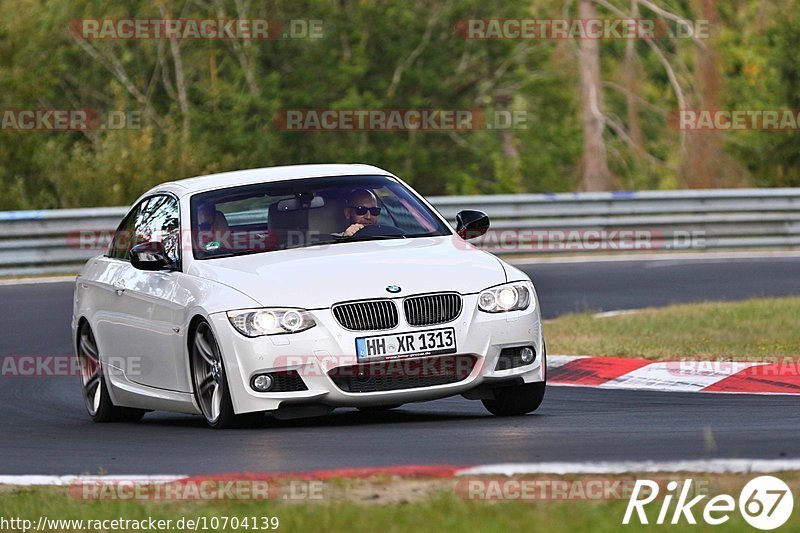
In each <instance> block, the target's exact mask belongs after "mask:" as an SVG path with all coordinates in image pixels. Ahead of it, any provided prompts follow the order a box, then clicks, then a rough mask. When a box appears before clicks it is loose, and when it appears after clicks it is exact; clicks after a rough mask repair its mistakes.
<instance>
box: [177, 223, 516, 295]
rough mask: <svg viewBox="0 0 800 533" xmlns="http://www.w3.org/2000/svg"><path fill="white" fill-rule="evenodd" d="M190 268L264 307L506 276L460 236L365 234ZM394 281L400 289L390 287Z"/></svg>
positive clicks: (480, 285)
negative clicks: (366, 238)
mask: <svg viewBox="0 0 800 533" xmlns="http://www.w3.org/2000/svg"><path fill="white" fill-rule="evenodd" d="M189 274H193V275H197V276H200V277H203V278H207V279H211V280H214V281H217V282H219V283H222V284H225V285H228V286H230V287H232V288H234V289H236V290H238V291H241V292H242V293H244V294H246V295H248V296H250V297H251V298H253V299H254V300H256V301H257V302H259V303H260V304H261V305H263V306H265V307H302V308H306V309H321V308H326V307H330V306H331V305H332V304H334V303H336V302H342V301H348V300H360V299H365V298H385V297H396V296H408V295H412V294H420V293H428V292H444V291H456V292H459V293H462V294H466V293H474V292H478V291H480V290H482V289H485V288H487V287H491V286H493V285H498V284H500V283H504V282H505V281H506V273H505V270H504V268H503V265H502V263H501V262H500V261H499V260H498V259H497V258H496V257H494V256H492V255H490V254H488V253H485V252H482V251H480V250H478V249H477V248H475V247H473V246H472V245H469V244H466V243H464V241H462V240H461V239H460V238H458V237H456V236H452V237H420V238H414V239H397V240H378V241H362V242H352V243H340V244H332V245H326V246H317V247H309V248H297V249H290V250H281V251H277V252H268V253H261V254H251V255H245V256H239V257H228V258H218V259H210V260H204V261H194V262H193V264H192V266H191V268H190V271H189ZM389 285H397V286H398V287H400V292H399V293H396V294H392V293H389V292H388V291H387V287H388V286H389Z"/></svg>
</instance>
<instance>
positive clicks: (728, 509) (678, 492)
mask: <svg viewBox="0 0 800 533" xmlns="http://www.w3.org/2000/svg"><path fill="white" fill-rule="evenodd" d="M691 493H692V480H691V479H686V480H684V481H683V484H682V485H680V484H679V483H678V482H677V481H670V482H669V483H668V484H667V490H666V494H664V495H663V501H662V502H661V507H660V509H659V510H658V517H657V518H656V520H655V523H656V524H666V523H669V524H679V523H681V522H682V521H683V520H685V521H686V522H685V523H688V524H697V519H696V517H695V513H697V514H698V516H701V517H702V519H703V521H704V522H705V523H706V524H709V525H712V526H718V525H721V524H724V523H725V522H727V521H728V520H730V518H731V514H732V513H733V512H734V511H736V508H737V503H738V510H739V512H740V513H741V514H742V517H743V518H744V519H745V521H746V522H747V523H748V524H750V525H751V526H752V527H754V528H757V529H762V530H770V529H775V528H778V527H780V526H782V525H783V524H785V523H786V521H787V520H788V519H789V517H790V516H791V514H792V509H793V507H794V498H793V497H792V491H791V490H790V489H789V486H788V485H786V483H784V482H783V481H781V480H780V479H778V478H776V477H773V476H760V477H757V478H755V479H753V480H751V481H749V482H748V483H747V484H746V485H745V486H744V488H743V489H742V491H741V492H740V493H739V499H738V502H737V500H736V499H734V497H733V496H730V495H728V494H719V495H717V496H714V497H712V498H710V499H709V500H708V501H706V502H703V500H705V499H706V498H708V495H706V494H702V495H699V496H695V497H694V498H691V499H690V495H691ZM658 497H659V485H658V484H657V483H656V482H655V481H651V480H649V479H643V480H642V479H640V480H637V481H636V484H635V485H634V487H633V492H632V494H631V497H630V500H628V507H627V508H626V509H625V516H624V517H623V519H622V523H623V524H630V523H631V519H632V518H633V517H634V512H635V513H636V514H635V516H636V518H638V520H639V523H640V524H648V523H650V522H649V521H648V520H649V519H648V515H647V512H646V510H645V506H647V505H648V504H650V503H652V502H654V501H655V500H656V498H658ZM673 500H674V501H675V507H674V508H672V502H673ZM701 502H703V504H701ZM654 507H655V506H654ZM634 523H635V521H634Z"/></svg>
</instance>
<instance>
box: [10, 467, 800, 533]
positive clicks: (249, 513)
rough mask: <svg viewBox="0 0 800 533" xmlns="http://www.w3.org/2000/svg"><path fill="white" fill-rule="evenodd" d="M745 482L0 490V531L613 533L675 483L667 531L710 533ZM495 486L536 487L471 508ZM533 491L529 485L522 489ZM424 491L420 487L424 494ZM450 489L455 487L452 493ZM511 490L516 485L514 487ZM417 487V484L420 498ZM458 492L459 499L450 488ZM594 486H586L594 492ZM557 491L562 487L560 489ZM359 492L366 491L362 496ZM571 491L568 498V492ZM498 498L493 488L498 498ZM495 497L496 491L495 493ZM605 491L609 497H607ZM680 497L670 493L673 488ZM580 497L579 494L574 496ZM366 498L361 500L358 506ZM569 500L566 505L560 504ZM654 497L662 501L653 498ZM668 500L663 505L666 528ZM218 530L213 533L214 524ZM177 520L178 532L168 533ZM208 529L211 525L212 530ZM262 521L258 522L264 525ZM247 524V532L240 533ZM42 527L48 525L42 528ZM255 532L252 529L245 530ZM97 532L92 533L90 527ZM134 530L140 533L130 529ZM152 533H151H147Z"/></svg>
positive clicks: (794, 483) (798, 482)
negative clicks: (175, 494) (246, 493)
mask: <svg viewBox="0 0 800 533" xmlns="http://www.w3.org/2000/svg"><path fill="white" fill-rule="evenodd" d="M756 476H757V474H748V475H711V474H640V475H636V476H635V475H632V474H628V475H622V476H597V475H595V476H591V477H589V476H550V475H549V476H522V477H519V476H516V477H514V478H511V477H487V476H478V477H470V478H457V479H455V480H453V479H449V480H442V479H432V480H418V479H412V480H409V479H391V480H329V481H326V482H325V483H326V487H327V488H326V490H325V494H326V496H325V497H324V498H323V499H321V500H319V501H302V502H297V501H295V502H285V501H280V500H278V501H276V500H261V501H241V500H215V501H168V502H165V501H160V502H154V501H130V500H127V501H121V500H108V499H104V500H93V501H84V500H81V499H80V498H76V496H75V495H74V494H72V493H70V490H69V489H68V488H65V487H28V488H8V487H6V488H4V489H0V509H2V511H0V522H2V520H3V519H6V520H9V519H12V518H20V519H26V520H30V521H31V522H30V525H31V527H32V529H33V525H35V524H38V523H39V519H40V517H46V518H47V520H57V519H62V520H83V523H81V524H76V523H73V524H62V525H61V527H56V526H55V525H54V524H53V523H52V522H49V525H50V527H49V528H46V529H40V530H39V531H65V532H73V531H75V532H78V531H100V530H103V529H102V527H104V528H105V530H107V531H129V530H137V529H136V528H134V527H131V525H130V524H128V527H126V528H123V527H114V525H113V524H111V523H106V524H103V525H101V524H98V523H92V522H89V521H104V520H117V519H125V520H147V519H150V518H152V519H153V520H171V523H170V524H168V525H166V524H162V526H165V527H162V528H161V529H160V530H161V531H194V530H197V531H267V530H275V527H274V526H275V522H274V521H271V520H270V519H272V518H277V520H278V524H277V525H278V527H277V530H278V531H347V532H360V531H365V532H374V531H454V532H455V531H458V532H461V531H498V532H499V531H531V530H536V531H554V532H560V531H568V532H573V531H592V532H604V531H609V532H611V531H619V530H620V529H621V527H622V518H623V516H624V514H625V509H626V507H627V504H628V497H629V496H630V491H631V489H632V488H633V485H634V483H635V480H636V479H637V478H638V479H654V480H656V481H657V482H658V484H659V486H660V487H661V490H662V492H666V491H667V489H666V487H667V483H668V482H669V481H671V480H675V481H678V482H679V483H680V484H681V486H682V484H683V483H684V480H686V479H691V480H692V485H691V487H692V492H691V496H692V497H694V496H697V495H700V494H705V495H706V496H705V499H704V500H702V501H701V503H700V504H699V505H697V506H696V507H695V508H694V510H693V514H694V517H695V519H696V520H697V521H698V523H699V524H698V525H690V524H688V523H687V522H686V520H685V519H683V518H682V519H681V521H680V522H679V524H678V526H677V527H675V526H669V528H670V530H678V531H712V530H713V531H719V529H718V528H715V527H712V526H708V525H705V524H704V523H703V518H702V515H703V507H704V506H705V503H706V502H707V501H708V500H709V499H710V497H711V496H712V495H716V494H730V495H731V496H733V498H734V500H738V496H739V493H740V492H741V490H742V487H744V485H745V484H746V483H747V482H748V481H750V480H751V479H753V478H754V477H756ZM777 477H779V478H780V479H782V480H784V481H785V482H786V483H787V484H788V485H789V487H790V489H791V490H792V492H794V493H795V494H796V493H797V490H798V487H799V486H800V476H799V475H798V473H794V472H786V473H781V474H778V475H777ZM470 482H473V483H475V482H477V483H482V484H483V485H480V486H481V487H483V488H482V489H481V490H478V491H476V492H473V493H472V494H477V495H479V496H478V499H475V498H469V497H467V496H465V494H468V491H465V490H463V488H464V486H465V485H466V484H467V483H470ZM492 482H496V483H500V484H506V485H499V486H503V487H510V486H519V484H521V483H527V485H526V486H527V487H532V486H534V487H536V490H531V491H529V492H527V494H529V495H530V494H533V495H534V497H530V496H528V497H527V498H526V499H525V500H524V501H521V500H520V496H519V494H520V492H519V491H513V492H508V494H510V496H506V497H507V498H510V499H512V500H514V501H486V500H485V499H481V498H482V497H483V496H482V495H485V494H490V493H493V494H495V495H496V496H497V495H499V494H500V493H499V492H496V491H494V492H493V490H492V489H490V488H489V487H491V486H492V485H490V483H492ZM409 483H410V484H411V485H410V486H411V487H413V488H414V489H415V490H413V491H412V492H417V493H419V494H418V495H416V496H414V495H413V494H411V492H409V491H408V488H409V485H408V484H409ZM532 483H533V484H532ZM556 483H558V484H560V485H559V486H560V487H562V490H563V492H561V493H558V492H557V491H550V492H549V493H550V494H561V497H557V498H555V499H551V500H547V499H545V500H542V499H541V497H540V496H536V495H537V494H541V492H539V491H540V490H542V489H541V487H552V486H554V484H556ZM588 483H595V484H597V483H602V484H603V485H602V486H603V487H606V489H607V490H606V492H603V494H606V495H609V494H610V495H611V497H610V498H608V496H606V498H607V499H603V497H598V496H597V494H598V493H597V492H594V494H595V496H592V497H587V496H584V495H590V494H592V492H591V489H590V488H589V487H590V485H589V484H588ZM426 484H427V485H426ZM459 484H460V485H459ZM515 484H516V485H515ZM421 485H426V487H425V488H422V489H420V486H421ZM459 486H461V487H462V489H461V490H459V489H458V487H459ZM597 486H598V485H595V487H597ZM564 487H566V488H564ZM365 489H366V490H365ZM576 489H577V490H576ZM498 490H500V489H498ZM502 490H506V488H503V489H502ZM609 490H610V492H609ZM678 490H680V488H679V489H678ZM371 491H376V493H386V494H390V493H391V494H393V493H395V492H400V493H405V495H406V497H404V498H401V499H399V500H398V499H394V498H388V499H382V498H379V499H378V500H377V501H378V503H375V500H374V499H373V498H372V497H370V496H369V494H370V492H371ZM584 491H585V492H584ZM365 495H366V497H365ZM567 495H569V496H567ZM662 495H663V494H662ZM676 500H677V498H676V497H675V498H672V500H671V501H670V502H668V503H667V504H666V505H667V508H668V511H669V513H668V514H667V515H665V516H668V517H669V518H668V519H667V521H668V522H669V520H670V519H671V517H672V516H673V512H674V508H675V506H676ZM666 501H667V500H664V499H663V498H658V499H656V500H655V501H654V502H653V503H652V504H650V505H648V506H647V507H646V508H645V511H646V513H647V517H648V520H649V521H650V523H651V524H650V526H649V527H648V526H642V525H641V524H639V523H638V521H634V523H633V524H631V525H628V526H625V527H624V529H625V530H628V529H630V530H632V531H639V530H644V529H652V527H653V525H652V523H653V522H654V521H655V520H656V517H657V516H658V514H659V511H660V510H661V507H662V505H664V503H665V502H666ZM729 514H730V519H729V520H728V521H727V522H726V523H725V525H724V530H725V531H751V530H752V528H750V526H748V524H747V523H746V521H745V520H744V519H743V517H742V515H741V513H740V512H739V511H738V509H735V510H733V511H732V512H730V513H729ZM226 517H227V522H228V527H223V525H224V522H225V521H226ZM232 517H237V518H238V524H237V527H232V525H233V522H234V521H233V520H232V519H231V518H232ZM181 519H183V520H184V522H183V527H176V526H177V524H179V523H180V522H179V520H181ZM187 520H194V521H196V522H197V524H198V525H197V526H196V527H187V525H186V521H187ZM214 520H216V522H215V521H214ZM264 520H266V521H264ZM243 523H247V524H248V527H247V528H244V527H242V524H243ZM45 524H48V522H45ZM251 524H255V525H257V526H258V527H257V528H254V527H250V526H251ZM93 526H101V527H93ZM798 526H800V517H798V514H797V513H794V516H793V517H792V518H790V519H789V522H787V524H786V525H785V526H784V527H788V528H789V529H797V528H798ZM139 529H144V528H141V527H140V528H139ZM3 530H4V531H21V530H22V529H21V528H11V527H4V529H3ZM151 530H152V529H151Z"/></svg>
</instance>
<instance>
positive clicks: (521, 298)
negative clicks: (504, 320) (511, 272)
mask: <svg viewBox="0 0 800 533" xmlns="http://www.w3.org/2000/svg"><path fill="white" fill-rule="evenodd" d="M533 302H534V300H533V286H532V284H531V283H530V282H527V281H516V282H514V283H506V284H505V285H498V286H497V287H492V288H491V289H486V290H485V291H483V292H481V294H480V295H479V296H478V309H480V310H481V311H485V312H487V313H504V312H506V311H520V310H522V309H527V308H528V306H529V305H531V304H532V303H533ZM534 305H535V304H534Z"/></svg>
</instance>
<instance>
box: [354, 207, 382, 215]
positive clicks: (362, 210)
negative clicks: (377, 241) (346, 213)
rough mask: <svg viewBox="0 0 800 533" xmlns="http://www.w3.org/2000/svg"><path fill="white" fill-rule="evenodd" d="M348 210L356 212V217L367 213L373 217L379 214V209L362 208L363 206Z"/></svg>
mask: <svg viewBox="0 0 800 533" xmlns="http://www.w3.org/2000/svg"><path fill="white" fill-rule="evenodd" d="M350 209H353V210H354V211H355V212H356V215H358V216H364V215H366V214H367V211H369V212H370V214H371V215H372V216H374V217H376V216H378V215H380V214H381V208H380V207H364V206H363V205H359V206H358V207H351V208H350Z"/></svg>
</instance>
